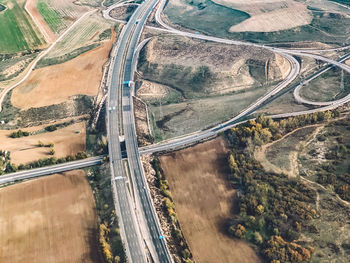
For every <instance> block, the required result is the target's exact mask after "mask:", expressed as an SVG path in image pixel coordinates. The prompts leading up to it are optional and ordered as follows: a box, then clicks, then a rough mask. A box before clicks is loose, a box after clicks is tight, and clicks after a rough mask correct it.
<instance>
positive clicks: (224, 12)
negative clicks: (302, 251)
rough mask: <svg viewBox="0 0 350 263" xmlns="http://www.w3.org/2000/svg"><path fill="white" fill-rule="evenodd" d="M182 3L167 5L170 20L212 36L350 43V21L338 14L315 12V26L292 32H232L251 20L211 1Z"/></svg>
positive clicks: (195, 0) (265, 41) (313, 22)
mask: <svg viewBox="0 0 350 263" xmlns="http://www.w3.org/2000/svg"><path fill="white" fill-rule="evenodd" d="M339 1H342V0H339ZM344 2H345V1H344ZM181 4H182V7H181V8H179V6H178V5H173V4H172V3H171V1H170V3H169V4H168V5H167V6H166V8H165V11H164V12H165V14H166V15H167V16H168V17H169V19H170V21H171V22H173V23H175V24H178V25H180V26H183V27H187V28H190V29H193V30H197V31H200V32H203V33H205V34H209V35H215V36H219V37H225V38H233V39H236V40H246V41H252V42H259V43H271V42H275V43H279V42H298V41H320V42H325V43H334V44H341V45H344V44H348V43H349V41H350V40H349V39H348V38H347V35H348V33H349V28H350V18H348V17H345V16H344V17H343V16H341V15H339V14H337V13H329V14H325V13H320V12H318V11H315V10H312V15H313V20H312V22H311V24H309V25H305V26H300V27H296V28H293V29H288V30H281V31H277V32H238V33H231V32H229V28H230V27H231V26H232V25H235V24H238V23H240V22H242V21H244V20H245V19H247V18H249V15H248V14H246V13H244V12H242V11H239V10H234V9H231V8H228V7H223V6H220V5H217V4H214V3H213V2H211V1H209V0H204V1H203V0H193V1H190V0H182V1H181ZM311 9H312V7H311ZM179 10H185V11H179Z"/></svg>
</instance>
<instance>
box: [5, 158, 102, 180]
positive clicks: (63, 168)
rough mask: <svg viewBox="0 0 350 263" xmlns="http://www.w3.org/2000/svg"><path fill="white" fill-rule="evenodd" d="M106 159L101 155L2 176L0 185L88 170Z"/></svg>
mask: <svg viewBox="0 0 350 263" xmlns="http://www.w3.org/2000/svg"><path fill="white" fill-rule="evenodd" d="M104 157H105V156H104V155H101V156H96V157H91V158H87V159H83V160H78V161H73V162H67V163H62V164H56V165H51V166H46V167H41V168H35V169H31V170H25V171H21V172H16V173H9V174H6V175H1V176H0V184H7V183H13V182H16V181H20V180H26V179H33V178H36V177H41V176H46V175H50V174H55V173H62V172H67V171H71V170H76V169H81V168H86V167H90V166H94V165H99V164H101V163H102V160H103V158H104Z"/></svg>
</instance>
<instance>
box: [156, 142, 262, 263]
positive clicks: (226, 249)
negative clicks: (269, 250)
mask: <svg viewBox="0 0 350 263" xmlns="http://www.w3.org/2000/svg"><path fill="white" fill-rule="evenodd" d="M160 162H161V167H162V169H163V171H164V174H165V177H166V179H167V180H168V181H169V186H170V190H171V192H172V194H173V198H174V202H175V206H176V212H177V216H178V220H179V222H180V225H181V229H182V231H183V233H184V236H185V238H186V240H187V242H188V244H189V247H190V249H191V252H192V253H193V256H194V260H195V261H196V262H200V263H212V262H220V263H225V262H227V263H228V262H231V263H232V262H234V263H248V262H249V263H255V262H260V260H259V258H258V257H257V255H256V254H255V252H254V250H253V249H252V248H251V247H250V246H249V245H248V244H246V243H245V242H243V241H240V240H234V239H232V238H230V237H228V236H227V235H226V234H225V233H224V232H225V226H224V224H225V223H226V222H227V220H228V219H229V218H230V217H231V216H232V209H233V207H232V205H233V200H234V196H235V191H234V190H233V189H232V187H231V186H230V185H229V184H228V181H227V180H226V176H227V174H228V173H229V170H228V164H227V148H226V144H225V141H224V139H223V138H221V137H220V138H218V139H216V140H212V141H209V142H206V143H203V144H199V145H197V146H195V147H191V148H188V149H185V150H182V151H178V152H176V153H173V154H170V155H165V156H162V157H160Z"/></svg>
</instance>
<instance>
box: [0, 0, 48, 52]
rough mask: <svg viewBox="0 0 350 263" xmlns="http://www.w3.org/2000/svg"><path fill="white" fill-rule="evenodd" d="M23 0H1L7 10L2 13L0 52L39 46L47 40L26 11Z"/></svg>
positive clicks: (17, 50) (0, 20)
mask: <svg viewBox="0 0 350 263" xmlns="http://www.w3.org/2000/svg"><path fill="white" fill-rule="evenodd" d="M24 2H25V1H23V0H20V1H15V0H1V4H2V5H3V6H6V7H7V8H6V10H3V12H1V13H0V25H1V27H0V54H1V53H2V54H5V53H15V52H19V51H23V50H30V49H35V48H39V47H40V46H42V45H43V44H45V40H44V38H43V36H42V35H41V33H40V32H39V30H38V29H37V27H36V26H35V25H34V23H33V22H32V20H31V18H30V17H29V15H28V14H27V13H26V12H25V10H24V8H23V5H24Z"/></svg>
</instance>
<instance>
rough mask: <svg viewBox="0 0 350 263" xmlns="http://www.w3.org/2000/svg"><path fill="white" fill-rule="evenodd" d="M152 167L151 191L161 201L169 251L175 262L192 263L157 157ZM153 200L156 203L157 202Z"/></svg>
mask: <svg viewBox="0 0 350 263" xmlns="http://www.w3.org/2000/svg"><path fill="white" fill-rule="evenodd" d="M151 164H152V167H153V169H154V171H155V180H154V181H153V182H154V185H152V187H156V191H154V192H153V198H154V199H155V200H157V201H161V202H160V203H159V204H158V208H160V209H161V213H163V215H162V216H164V218H165V221H166V224H167V227H166V228H167V231H168V232H169V233H168V234H169V235H170V236H167V243H168V244H169V246H170V247H171V250H172V251H171V253H172V254H173V255H174V257H175V258H176V259H177V261H176V262H184V263H193V262H194V261H193V257H192V254H191V252H190V250H189V247H188V245H187V242H186V240H185V238H184V236H183V233H182V231H181V227H180V223H179V222H178V219H177V214H176V207H175V203H174V200H173V197H172V194H171V191H170V188H169V184H168V181H167V180H166V179H165V178H164V176H163V172H162V171H161V167H160V163H159V160H158V158H157V157H155V158H154V159H153V160H152V162H151ZM157 201H155V202H156V203H158V202H157Z"/></svg>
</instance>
